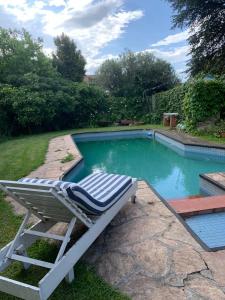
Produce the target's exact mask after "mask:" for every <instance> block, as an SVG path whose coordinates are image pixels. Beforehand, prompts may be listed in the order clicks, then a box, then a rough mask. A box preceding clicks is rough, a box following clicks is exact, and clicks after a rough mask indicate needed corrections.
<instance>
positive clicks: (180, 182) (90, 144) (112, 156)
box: [70, 135, 225, 200]
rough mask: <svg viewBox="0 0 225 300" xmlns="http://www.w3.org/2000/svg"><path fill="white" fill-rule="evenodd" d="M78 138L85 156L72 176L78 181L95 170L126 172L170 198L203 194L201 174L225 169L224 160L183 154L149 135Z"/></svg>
mask: <svg viewBox="0 0 225 300" xmlns="http://www.w3.org/2000/svg"><path fill="white" fill-rule="evenodd" d="M150 137H151V136H150ZM74 139H75V141H76V144H77V146H78V148H79V150H80V152H81V154H82V156H83V158H84V161H83V163H82V167H81V168H80V171H79V172H78V173H74V175H73V174H71V175H70V176H72V177H71V178H70V180H71V181H74V182H77V181H79V180H80V179H82V178H83V177H85V176H87V175H88V174H90V173H91V172H95V171H105V172H109V173H119V174H126V175H129V176H132V177H136V178H138V179H143V180H146V181H147V182H148V183H149V184H151V186H153V187H154V188H155V190H156V191H157V192H158V193H159V194H160V195H161V196H162V197H163V198H164V199H166V200H169V199H174V198H183V197H186V196H190V195H196V194H199V193H200V191H199V174H201V173H208V172H217V171H225V164H224V161H222V160H221V161H215V160H213V159H211V158H210V157H209V156H208V155H205V154H202V155H199V154H198V155H195V156H194V157H193V156H190V155H185V154H184V155H181V154H179V151H174V150H172V149H171V147H170V148H169V147H168V146H166V145H164V144H162V143H160V142H158V141H157V140H155V139H153V138H149V136H147V135H145V136H138V135H136V136H135V135H133V136H131V137H129V135H128V136H126V137H125V138H123V136H122V135H121V136H120V137H119V138H118V136H114V137H113V136H112V137H111V138H110V139H108V138H104V137H101V138H100V136H99V135H96V137H93V135H92V138H91V137H90V136H89V138H88V136H87V137H86V138H84V139H82V138H80V139H79V138H76V136H75V137H74ZM90 139H91V141H90ZM200 154H201V153H200Z"/></svg>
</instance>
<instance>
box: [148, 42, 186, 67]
mask: <svg viewBox="0 0 225 300" xmlns="http://www.w3.org/2000/svg"><path fill="white" fill-rule="evenodd" d="M145 51H147V52H151V53H153V54H155V55H156V56H157V57H160V58H162V59H165V60H167V61H169V62H170V63H180V62H183V61H186V60H187V56H188V53H189V51H190V48H189V46H187V45H185V46H180V47H175V48H173V49H172V50H161V49H156V48H149V49H146V50H145Z"/></svg>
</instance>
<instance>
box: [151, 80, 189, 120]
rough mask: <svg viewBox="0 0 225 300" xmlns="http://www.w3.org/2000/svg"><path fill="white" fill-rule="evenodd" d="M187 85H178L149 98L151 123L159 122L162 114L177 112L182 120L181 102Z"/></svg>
mask: <svg viewBox="0 0 225 300" xmlns="http://www.w3.org/2000/svg"><path fill="white" fill-rule="evenodd" d="M186 91H187V85H186V84H183V85H178V86H176V87H175V88H173V89H171V90H168V91H166V92H161V93H157V94H154V95H153V96H152V98H151V105H152V113H151V115H152V122H154V123H155V122H160V121H161V120H162V116H163V113H164V112H177V113H178V114H179V118H181V119H182V118H183V101H184V97H185V93H186Z"/></svg>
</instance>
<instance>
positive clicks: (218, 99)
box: [184, 79, 225, 130]
mask: <svg viewBox="0 0 225 300" xmlns="http://www.w3.org/2000/svg"><path fill="white" fill-rule="evenodd" d="M224 99H225V83H224V82H223V81H222V80H204V79H198V80H195V81H193V82H190V83H189V85H188V90H187V92H186V95H185V99H184V116H185V124H186V126H187V128H188V130H192V129H195V128H196V126H197V125H198V123H199V122H202V121H205V120H207V119H208V118H210V117H216V118H218V119H219V118H220V116H221V114H222V113H223V112H224V110H225V100H224Z"/></svg>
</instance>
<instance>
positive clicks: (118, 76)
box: [96, 51, 179, 97]
mask: <svg viewBox="0 0 225 300" xmlns="http://www.w3.org/2000/svg"><path fill="white" fill-rule="evenodd" d="M96 75H97V78H96V81H97V83H98V84H99V85H101V86H102V87H103V88H104V89H105V90H108V91H109V92H110V93H111V94H112V95H114V96H120V97H136V96H138V97H140V96H141V97H142V96H148V95H152V94H153V93H155V92H160V91H164V90H167V89H169V88H172V87H174V85H175V84H177V83H178V82H179V79H178V78H177V76H176V74H175V72H174V70H173V68H172V66H171V65H170V64H169V63H168V62H166V61H164V60H162V59H158V58H156V57H155V56H154V55H153V54H152V53H149V52H145V53H133V52H131V51H126V52H125V53H123V54H122V55H121V56H120V57H119V58H118V59H110V60H106V61H105V62H104V63H103V64H102V65H101V66H100V68H99V69H98V71H97V73H96Z"/></svg>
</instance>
